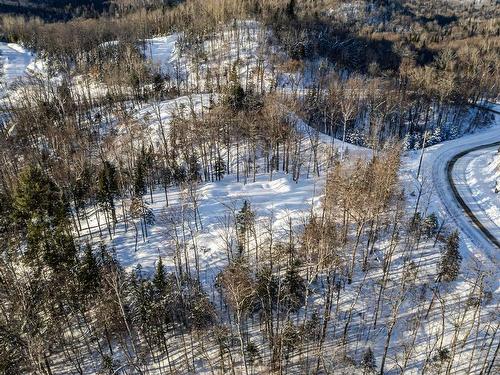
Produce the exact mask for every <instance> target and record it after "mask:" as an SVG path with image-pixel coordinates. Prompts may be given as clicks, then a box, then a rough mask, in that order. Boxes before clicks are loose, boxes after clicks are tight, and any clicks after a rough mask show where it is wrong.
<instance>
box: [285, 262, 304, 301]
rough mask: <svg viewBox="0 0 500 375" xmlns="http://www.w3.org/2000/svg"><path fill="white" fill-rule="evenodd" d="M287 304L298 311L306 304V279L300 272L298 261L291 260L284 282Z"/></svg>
mask: <svg viewBox="0 0 500 375" xmlns="http://www.w3.org/2000/svg"><path fill="white" fill-rule="evenodd" d="M283 287H284V289H285V290H284V292H285V293H284V295H285V305H286V306H287V307H288V308H291V309H292V310H294V311H296V310H298V309H300V307H301V306H303V305H304V302H305V294H306V286H305V282H304V279H303V278H302V276H300V274H299V269H298V262H296V261H294V262H291V265H290V267H289V268H288V269H287V271H286V274H285V280H284V282H283Z"/></svg>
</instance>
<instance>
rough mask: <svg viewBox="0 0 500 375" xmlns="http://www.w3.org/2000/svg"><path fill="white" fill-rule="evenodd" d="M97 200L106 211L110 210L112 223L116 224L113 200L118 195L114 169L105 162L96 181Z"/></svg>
mask: <svg viewBox="0 0 500 375" xmlns="http://www.w3.org/2000/svg"><path fill="white" fill-rule="evenodd" d="M97 187H98V193H97V199H98V201H99V203H100V204H101V205H102V206H103V207H104V209H106V210H111V215H112V218H113V222H114V223H116V222H117V220H116V210H115V203H114V199H115V197H116V196H117V195H118V180H117V175H116V168H115V167H114V166H113V164H111V163H110V162H109V161H105V162H104V164H103V167H102V169H101V171H100V172H99V177H98V181H97Z"/></svg>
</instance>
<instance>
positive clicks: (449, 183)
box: [432, 114, 500, 260]
mask: <svg viewBox="0 0 500 375" xmlns="http://www.w3.org/2000/svg"><path fill="white" fill-rule="evenodd" d="M499 120H500V116H499V115H498V114H496V115H495V124H494V126H493V127H491V128H490V129H488V130H485V131H483V132H480V133H478V134H474V135H471V136H466V137H463V138H460V139H456V140H454V141H450V142H445V143H444V144H442V145H441V146H440V147H439V148H438V149H437V150H435V151H434V152H433V162H432V179H433V185H434V188H435V190H436V192H437V194H438V196H439V198H440V200H441V201H442V203H443V206H444V208H445V210H446V211H447V213H448V214H449V216H450V217H451V218H453V220H454V221H455V222H456V224H457V225H458V226H459V227H460V229H461V230H462V232H463V233H464V234H465V235H466V236H467V237H468V238H469V239H470V241H471V242H472V243H473V244H474V245H475V246H477V247H478V248H480V249H481V250H483V252H484V255H485V256H487V257H488V258H490V259H491V260H496V259H497V258H498V250H499V248H500V246H499V242H500V230H499V227H498V224H497V223H495V222H494V221H493V220H492V219H491V218H490V217H489V216H488V215H487V214H486V212H484V210H483V207H482V205H481V193H480V192H478V191H474V192H473V191H472V190H471V189H470V187H469V185H468V181H467V178H466V170H467V166H468V164H469V163H470V161H471V160H472V159H474V158H475V157H477V156H478V155H480V154H481V153H483V152H485V150H486V151H488V150H489V149H491V148H493V147H498V145H500V129H499V123H500V121H499ZM498 206H500V205H499V204H498V201H497V208H498V209H500V207H498Z"/></svg>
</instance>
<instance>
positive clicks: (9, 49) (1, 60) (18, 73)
mask: <svg viewBox="0 0 500 375" xmlns="http://www.w3.org/2000/svg"><path fill="white" fill-rule="evenodd" d="M43 69H44V64H43V63H42V62H41V61H39V60H37V58H36V56H35V55H34V54H33V53H31V52H30V51H29V50H27V49H25V48H24V47H22V46H20V45H19V44H16V43H3V42H0V72H1V73H0V85H6V86H10V85H11V84H12V83H14V82H15V81H16V80H17V79H19V78H22V77H24V76H26V75H27V74H31V73H35V72H40V71H43Z"/></svg>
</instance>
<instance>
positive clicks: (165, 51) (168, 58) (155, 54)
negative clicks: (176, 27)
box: [144, 33, 186, 79]
mask: <svg viewBox="0 0 500 375" xmlns="http://www.w3.org/2000/svg"><path fill="white" fill-rule="evenodd" d="M180 36H181V34H179V33H175V34H171V35H167V36H159V37H155V38H151V39H147V40H146V41H145V46H146V48H145V51H144V55H145V56H146V58H147V59H149V60H150V61H151V63H152V64H153V67H155V68H157V69H158V70H159V71H160V72H161V73H162V74H168V75H169V76H170V77H171V78H172V79H173V78H175V77H178V76H180V77H182V78H185V76H186V71H185V69H183V68H181V67H180V66H179V64H180V60H181V53H180V49H179V43H178V41H179V37H180Z"/></svg>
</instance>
